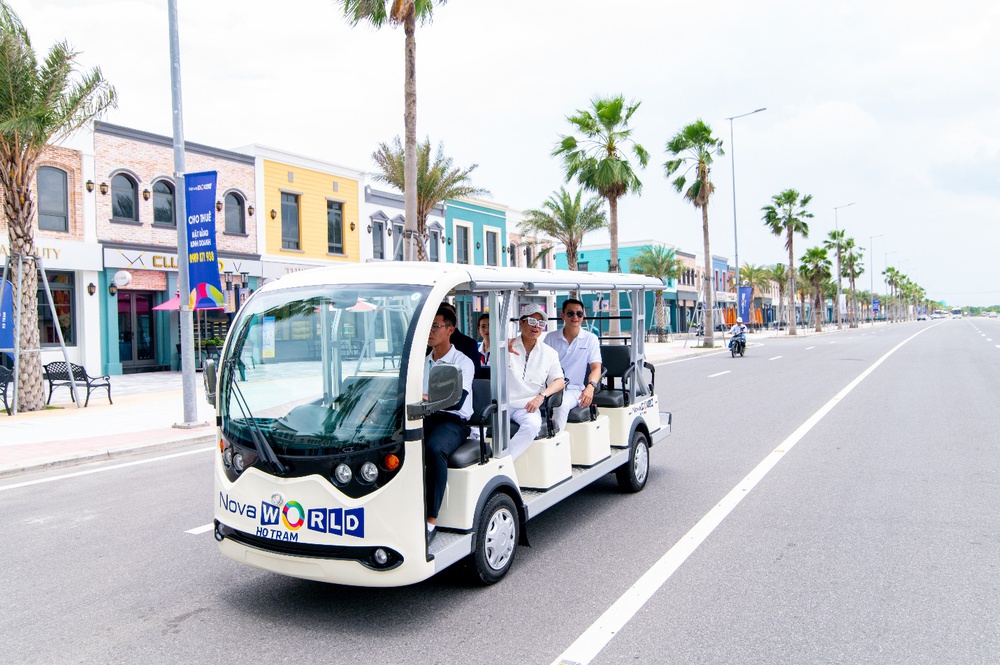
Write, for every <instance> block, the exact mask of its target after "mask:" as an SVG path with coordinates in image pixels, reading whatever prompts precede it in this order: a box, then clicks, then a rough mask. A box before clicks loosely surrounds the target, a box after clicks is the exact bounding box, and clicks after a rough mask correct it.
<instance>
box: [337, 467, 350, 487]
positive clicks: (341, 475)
mask: <svg viewBox="0 0 1000 665" xmlns="http://www.w3.org/2000/svg"><path fill="white" fill-rule="evenodd" d="M353 476H354V472H352V471H351V467H349V466H347V465H346V464H338V465H337V468H336V469H334V470H333V479H334V480H336V481H337V482H338V483H340V484H341V485H346V484H347V483H349V482H351V478H352V477H353Z"/></svg>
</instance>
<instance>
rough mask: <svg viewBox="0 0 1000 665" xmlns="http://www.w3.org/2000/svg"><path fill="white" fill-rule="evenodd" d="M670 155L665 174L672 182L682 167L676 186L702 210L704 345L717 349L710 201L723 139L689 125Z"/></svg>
mask: <svg viewBox="0 0 1000 665" xmlns="http://www.w3.org/2000/svg"><path fill="white" fill-rule="evenodd" d="M667 152H668V153H670V154H671V155H673V156H674V158H673V159H671V160H668V161H667V162H666V163H664V165H663V169H664V173H665V174H666V176H667V177H668V178H669V177H670V176H672V175H673V174H674V173H676V172H677V171H678V170H679V169H680V168H681V166H685V165H686V168H685V170H684V172H683V173H681V174H680V175H679V176H677V177H676V178H674V180H673V183H672V184H673V186H674V189H676V190H677V191H678V192H682V193H683V195H684V198H686V199H687V200H688V201H690V202H691V205H693V206H694V207H695V208H700V209H701V231H702V235H703V236H704V242H705V276H706V279H705V345H706V346H715V324H714V322H713V321H712V311H713V308H714V306H715V302H714V301H715V293H714V292H713V289H712V280H711V275H712V251H711V247H710V243H709V238H708V201H709V199H710V198H711V196H712V192H714V191H715V185H713V184H712V180H711V174H712V169H711V166H712V160H713V159H714V157H715V156H716V155H718V156H722V155H724V154H725V153H724V152H723V151H722V139H717V138H715V137H714V136H712V128H711V127H709V126H708V125H706V124H705V123H704V122H703V121H702V120H701V119H698V120H696V121H695V122H693V123H691V124H690V125H687V126H686V127H684V128H682V129H681V130H680V131H679V132H677V133H676V134H674V136H673V138H671V139H670V140H669V141H667ZM692 170H694V174H693V177H692V181H691V184H690V186H688V187H687V188H686V189H685V185H687V174H688V173H690V172H691V171H692Z"/></svg>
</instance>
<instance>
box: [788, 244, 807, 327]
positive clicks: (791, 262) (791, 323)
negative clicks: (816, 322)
mask: <svg viewBox="0 0 1000 665" xmlns="http://www.w3.org/2000/svg"><path fill="white" fill-rule="evenodd" d="M793 247H794V245H793V244H792V230H791V229H788V293H789V296H788V300H789V301H790V302H791V301H792V300H794V298H795V251H794V249H793ZM805 313H806V307H805V302H803V303H802V315H803V316H805ZM788 334H789V335H794V334H795V308H794V307H792V311H791V313H790V314H789V317H788Z"/></svg>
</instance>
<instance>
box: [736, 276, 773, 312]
mask: <svg viewBox="0 0 1000 665" xmlns="http://www.w3.org/2000/svg"><path fill="white" fill-rule="evenodd" d="M770 281H771V277H770V271H769V270H768V268H767V267H766V266H758V265H754V264H752V263H744V264H743V267H742V268H740V284H741V285H743V286H749V287H750V311H751V318H752V312H753V299H754V292H755V291H760V292H761V293H763V291H764V288H765V287H767V284H768V282H770Z"/></svg>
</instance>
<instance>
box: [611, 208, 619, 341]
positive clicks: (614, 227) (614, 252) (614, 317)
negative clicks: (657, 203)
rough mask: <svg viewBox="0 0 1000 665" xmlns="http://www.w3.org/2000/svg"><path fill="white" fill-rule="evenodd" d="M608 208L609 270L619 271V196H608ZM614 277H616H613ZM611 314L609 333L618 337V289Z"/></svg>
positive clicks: (612, 298)
mask: <svg viewBox="0 0 1000 665" xmlns="http://www.w3.org/2000/svg"><path fill="white" fill-rule="evenodd" d="M608 209H609V211H610V212H611V214H610V220H609V222H608V232H609V234H610V235H611V262H610V264H609V265H608V272H611V273H619V272H621V267H620V266H619V265H618V197H617V196H609V197H608ZM612 279H614V278H612ZM608 313H609V315H610V317H611V321H610V322H609V325H608V335H609V336H610V337H612V338H613V337H616V336H619V335H621V334H622V326H621V321H619V320H618V316H619V315H620V314H621V310H620V309H619V307H618V291H616V290H612V291H611V307H610V309H609V312H608Z"/></svg>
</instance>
